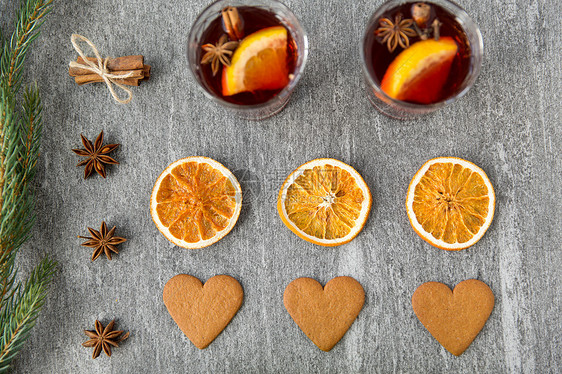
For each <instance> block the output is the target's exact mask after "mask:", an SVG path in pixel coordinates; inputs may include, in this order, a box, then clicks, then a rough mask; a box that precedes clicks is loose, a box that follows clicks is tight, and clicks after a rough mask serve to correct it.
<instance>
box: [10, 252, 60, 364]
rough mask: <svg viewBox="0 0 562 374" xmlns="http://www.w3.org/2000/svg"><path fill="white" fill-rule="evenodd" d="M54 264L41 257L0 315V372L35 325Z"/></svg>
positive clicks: (52, 273)
mask: <svg viewBox="0 0 562 374" xmlns="http://www.w3.org/2000/svg"><path fill="white" fill-rule="evenodd" d="M55 268H56V263H55V262H54V261H51V260H50V259H48V258H44V259H43V260H42V261H41V263H40V264H39V265H37V267H36V268H35V269H34V270H33V272H32V273H31V275H30V276H29V278H28V279H27V282H26V283H25V287H24V288H23V290H20V291H19V292H18V293H17V294H16V295H15V297H14V298H13V300H12V302H11V303H9V304H8V305H7V307H6V308H5V309H4V310H3V311H2V314H1V315H0V326H1V328H2V329H1V330H0V333H1V334H2V335H1V336H0V373H3V372H5V371H7V370H8V369H9V367H10V364H11V362H12V360H13V359H14V357H15V356H16V355H17V353H18V352H19V351H20V350H21V348H22V347H23V343H24V342H25V340H26V339H27V338H28V337H29V334H30V332H31V329H32V328H33V326H35V322H36V320H37V317H38V316H39V312H40V311H41V307H42V306H43V304H44V302H45V296H47V291H48V286H49V283H51V281H52V279H53V276H54V273H55Z"/></svg>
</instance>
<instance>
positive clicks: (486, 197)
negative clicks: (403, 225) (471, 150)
mask: <svg viewBox="0 0 562 374" xmlns="http://www.w3.org/2000/svg"><path fill="white" fill-rule="evenodd" d="M495 201H496V197H495V194H494V188H493V187H492V184H491V183H490V180H489V179H488V176H486V173H484V171H483V170H482V169H480V168H479V167H478V166H476V165H474V164H473V163H472V162H469V161H466V160H463V159H460V158H455V157H439V158H434V159H432V160H429V161H427V162H426V163H425V164H424V165H423V166H422V167H421V169H420V170H418V172H417V173H416V175H414V178H413V179H412V182H411V183H410V187H409V188H408V196H407V198H406V210H407V212H408V218H409V219H410V223H411V224H412V227H413V228H414V231H416V233H418V235H419V236H421V238H422V239H424V240H425V241H427V242H428V243H429V244H431V245H433V246H435V247H438V248H441V249H446V250H449V251H458V250H461V249H465V248H468V247H470V246H471V245H473V244H474V243H476V242H477V241H478V240H480V238H482V236H483V235H484V233H485V232H486V230H488V227H490V223H492V219H493V218H494V207H495Z"/></svg>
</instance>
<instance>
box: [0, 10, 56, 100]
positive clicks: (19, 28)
mask: <svg viewBox="0 0 562 374" xmlns="http://www.w3.org/2000/svg"><path fill="white" fill-rule="evenodd" d="M52 2H53V0H22V1H21V4H20V9H19V11H18V15H17V22H16V31H15V32H14V34H12V38H11V40H10V47H11V50H12V53H11V54H10V56H9V59H8V60H7V61H6V62H7V63H8V64H9V68H8V69H6V70H5V69H4V68H5V67H4V66H2V71H3V72H6V74H7V75H6V80H7V82H6V83H7V84H8V87H10V88H13V91H14V92H16V93H17V92H18V91H19V86H20V83H21V73H22V66H23V63H24V61H25V56H26V55H27V50H28V49H29V46H30V45H31V43H33V41H34V40H35V38H37V36H38V35H39V32H38V31H37V29H38V28H39V27H40V26H41V24H42V23H43V17H45V16H46V15H47V14H48V13H49V12H50V11H51V9H52V8H51V4H52Z"/></svg>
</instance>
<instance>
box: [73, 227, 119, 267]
mask: <svg viewBox="0 0 562 374" xmlns="http://www.w3.org/2000/svg"><path fill="white" fill-rule="evenodd" d="M115 228H116V227H115V226H113V228H112V229H111V230H109V231H107V224H106V223H105V221H104V222H102V223H101V228H100V231H98V230H94V229H92V228H91V227H88V231H89V232H90V235H92V237H88V236H78V237H79V238H80V239H86V241H85V242H84V243H82V244H81V245H83V246H84V247H90V248H94V253H92V261H95V260H96V259H97V258H98V257H99V256H101V254H102V253H105V257H107V258H108V259H109V260H111V252H113V253H119V251H118V250H117V248H116V245H119V244H121V243H123V242H125V241H127V239H125V238H121V237H119V236H115Z"/></svg>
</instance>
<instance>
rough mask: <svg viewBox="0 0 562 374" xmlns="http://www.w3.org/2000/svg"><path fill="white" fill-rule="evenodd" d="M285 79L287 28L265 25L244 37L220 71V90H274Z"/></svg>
mask: <svg viewBox="0 0 562 374" xmlns="http://www.w3.org/2000/svg"><path fill="white" fill-rule="evenodd" d="M288 83H289V71H288V65H287V29H286V28H284V27H283V26H274V27H268V28H266V29H262V30H260V31H257V32H255V33H253V34H251V35H248V36H247V37H245V38H244V39H243V40H242V41H241V42H240V45H239V46H238V48H236V50H235V51H234V54H233V55H232V61H231V63H230V66H227V67H225V68H224V69H223V71H222V94H223V95H224V96H231V95H235V94H237V93H240V92H248V91H250V92H252V91H257V90H277V89H281V88H283V87H285V86H286V85H287V84H288Z"/></svg>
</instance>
